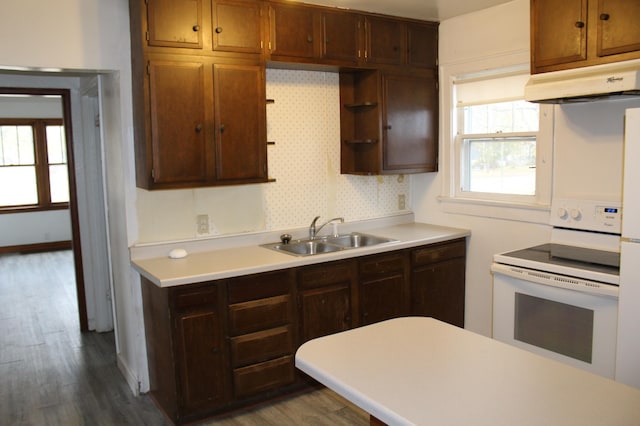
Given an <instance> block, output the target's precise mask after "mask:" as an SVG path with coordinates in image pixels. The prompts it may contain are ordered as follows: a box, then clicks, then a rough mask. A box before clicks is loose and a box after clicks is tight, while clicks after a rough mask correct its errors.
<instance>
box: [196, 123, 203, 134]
mask: <svg viewBox="0 0 640 426" xmlns="http://www.w3.org/2000/svg"><path fill="white" fill-rule="evenodd" d="M201 131H202V124H196V133H200V132H201Z"/></svg>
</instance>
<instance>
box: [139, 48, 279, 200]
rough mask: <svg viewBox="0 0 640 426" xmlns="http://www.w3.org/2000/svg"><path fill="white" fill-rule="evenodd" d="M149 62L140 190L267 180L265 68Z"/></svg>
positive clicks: (187, 60)
mask: <svg viewBox="0 0 640 426" xmlns="http://www.w3.org/2000/svg"><path fill="white" fill-rule="evenodd" d="M190 59H191V57H189V56H186V57H177V58H174V57H170V59H167V58H165V57H164V56H161V57H157V56H150V59H149V61H148V63H147V67H146V68H147V72H146V77H145V83H146V84H145V103H144V105H143V108H144V110H145V111H147V113H145V114H144V115H145V116H147V117H148V119H147V120H145V121H146V125H145V128H146V130H145V131H144V132H142V133H141V134H140V135H141V136H140V139H139V140H138V141H137V143H136V162H137V164H136V172H137V183H138V186H139V187H142V188H147V189H169V188H181V187H197V186H213V185H228V184H239V183H257V182H266V181H267V180H268V178H267V161H266V150H267V142H266V101H265V92H264V90H265V89H264V88H265V83H264V67H263V66H261V65H243V64H215V63H213V62H211V61H207V60H201V61H199V62H197V61H191V60H190Z"/></svg>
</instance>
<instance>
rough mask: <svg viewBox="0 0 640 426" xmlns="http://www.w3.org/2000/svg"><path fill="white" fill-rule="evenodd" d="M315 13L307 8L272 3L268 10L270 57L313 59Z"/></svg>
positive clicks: (314, 52) (314, 54)
mask: <svg viewBox="0 0 640 426" xmlns="http://www.w3.org/2000/svg"><path fill="white" fill-rule="evenodd" d="M314 17H315V11H314V9H313V8H310V7H308V6H294V5H291V4H281V3H272V4H271V5H270V10H269V18H270V28H271V40H270V43H271V46H270V48H271V55H272V56H289V57H295V58H313V57H315V56H317V55H316V51H315V48H314V40H315V37H316V34H317V32H316V30H315V22H314V21H315V19H314Z"/></svg>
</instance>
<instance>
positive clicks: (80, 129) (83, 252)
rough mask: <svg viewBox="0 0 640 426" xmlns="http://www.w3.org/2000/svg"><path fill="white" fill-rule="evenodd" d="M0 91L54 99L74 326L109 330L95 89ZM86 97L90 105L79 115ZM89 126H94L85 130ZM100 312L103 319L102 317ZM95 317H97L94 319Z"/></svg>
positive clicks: (11, 89) (103, 213)
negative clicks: (62, 156) (63, 157)
mask: <svg viewBox="0 0 640 426" xmlns="http://www.w3.org/2000/svg"><path fill="white" fill-rule="evenodd" d="M0 77H1V76H0ZM75 80H76V81H80V80H79V79H75ZM0 81H1V80H0ZM71 86H75V85H71ZM85 92H86V91H85ZM0 94H5V95H7V94H9V95H13V96H17V95H20V96H34V97H55V98H57V99H59V100H60V104H61V105H60V107H61V110H62V118H63V126H64V139H65V143H66V154H67V176H68V188H69V202H68V213H69V221H70V230H71V241H72V253H73V261H74V274H75V281H76V294H77V307H78V319H79V326H80V330H81V331H82V332H86V331H90V330H97V331H109V330H112V329H113V318H112V309H111V297H110V295H111V293H110V289H111V283H110V272H109V271H110V262H109V258H108V253H107V250H106V249H104V248H105V247H107V245H108V242H107V230H106V219H105V210H106V209H105V206H106V201H105V200H104V197H103V194H104V192H103V190H102V185H103V175H102V172H103V168H102V164H101V163H102V158H101V156H100V152H101V150H100V144H101V140H100V135H99V131H98V130H95V129H96V128H98V127H97V126H98V123H99V117H97V114H96V113H95V110H98V109H99V108H98V101H97V99H98V97H97V93H93V94H91V93H89V94H87V93H84V94H83V95H82V96H81V95H80V94H79V93H78V91H77V90H74V89H69V88H63V89H51V88H31V87H28V88H27V87H0ZM85 95H86V96H85ZM73 102H75V103H76V105H75V106H73V105H72V103H73ZM87 102H88V103H89V104H91V105H92V107H91V108H90V109H91V111H90V112H89V113H87V114H85V112H86V111H85V110H86V109H87ZM91 105H90V106H91ZM72 110H73V115H72ZM88 122H89V123H90V124H87V123H88ZM92 126H93V129H94V130H93V131H92V132H90V129H91V128H92ZM87 129H89V131H88V130H87ZM78 153H80V154H79V155H77V156H76V154H78ZM79 171H80V172H79ZM78 181H80V185H79V184H78ZM92 194H93V195H92ZM96 212H97V213H96ZM85 279H88V280H89V285H85V284H86V281H85ZM101 282H102V284H101ZM105 283H106V284H105ZM105 285H106V287H107V289H106V290H104V286H105ZM105 313H106V314H105ZM105 315H106V316H107V319H106V320H104V318H103V317H104V316H105ZM96 316H98V317H100V318H98V321H96Z"/></svg>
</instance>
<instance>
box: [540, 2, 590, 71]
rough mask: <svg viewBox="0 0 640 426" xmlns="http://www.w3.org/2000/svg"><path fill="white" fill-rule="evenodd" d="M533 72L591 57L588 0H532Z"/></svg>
mask: <svg viewBox="0 0 640 426" xmlns="http://www.w3.org/2000/svg"><path fill="white" fill-rule="evenodd" d="M531 28H532V34H531V39H532V55H533V58H532V64H533V66H532V69H533V70H534V72H535V69H536V68H539V67H545V66H549V65H557V64H564V63H567V62H576V61H581V60H585V59H586V58H587V0H564V1H557V0H532V1H531Z"/></svg>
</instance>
